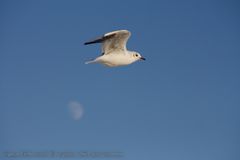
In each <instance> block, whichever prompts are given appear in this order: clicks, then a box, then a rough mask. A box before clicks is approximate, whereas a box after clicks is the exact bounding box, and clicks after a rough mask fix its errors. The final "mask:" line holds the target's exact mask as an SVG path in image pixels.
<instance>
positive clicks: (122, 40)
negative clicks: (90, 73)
mask: <svg viewBox="0 0 240 160" xmlns="http://www.w3.org/2000/svg"><path fill="white" fill-rule="evenodd" d="M130 35H131V32H129V31H128V30H117V31H112V32H109V33H106V34H104V35H103V36H101V37H100V38H97V39H95V40H92V41H89V42H86V43H84V45H89V44H94V43H102V55H101V56H99V57H97V58H95V59H93V60H91V61H88V62H86V63H85V64H89V63H100V64H103V65H105V66H108V67H117V66H125V65H129V64H132V63H133V62H136V61H138V60H145V58H144V57H142V56H141V55H140V54H139V53H138V52H135V51H128V50H127V48H126V44H127V41H128V39H129V37H130Z"/></svg>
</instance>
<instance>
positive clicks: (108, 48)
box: [84, 30, 131, 54]
mask: <svg viewBox="0 0 240 160" xmlns="http://www.w3.org/2000/svg"><path fill="white" fill-rule="evenodd" d="M130 35H131V32H129V31H127V30H118V31H113V32H109V33H106V34H104V35H103V36H102V37H100V38H97V39H95V40H93V41H89V42H86V43H84V44H85V45H88V44H93V43H102V52H103V54H108V53H111V52H113V51H115V50H122V51H125V50H127V48H126V44H127V41H128V38H129V37H130ZM116 53H117V52H116Z"/></svg>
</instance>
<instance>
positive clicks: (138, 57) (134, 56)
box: [132, 52, 146, 61]
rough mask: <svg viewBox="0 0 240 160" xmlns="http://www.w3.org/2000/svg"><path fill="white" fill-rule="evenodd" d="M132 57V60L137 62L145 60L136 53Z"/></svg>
mask: <svg viewBox="0 0 240 160" xmlns="http://www.w3.org/2000/svg"><path fill="white" fill-rule="evenodd" d="M132 57H133V58H134V60H135V61H137V60H144V61H145V60H146V59H145V58H144V57H143V56H141V55H140V53H138V52H133V53H132Z"/></svg>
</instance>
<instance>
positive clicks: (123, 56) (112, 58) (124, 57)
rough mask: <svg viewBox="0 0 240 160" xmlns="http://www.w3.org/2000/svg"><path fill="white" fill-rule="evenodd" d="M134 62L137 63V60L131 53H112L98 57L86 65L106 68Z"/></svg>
mask: <svg viewBox="0 0 240 160" xmlns="http://www.w3.org/2000/svg"><path fill="white" fill-rule="evenodd" d="M127 52H129V51H127ZM135 61H137V59H136V58H134V57H133V56H132V53H113V54H106V55H102V56H99V57H97V58H96V59H94V60H93V61H89V62H87V63H101V64H103V65H105V66H108V67H117V66H125V65H129V64H131V63H133V62H135Z"/></svg>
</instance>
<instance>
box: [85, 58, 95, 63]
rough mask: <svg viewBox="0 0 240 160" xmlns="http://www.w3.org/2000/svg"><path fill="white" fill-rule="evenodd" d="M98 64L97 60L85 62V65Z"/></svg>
mask: <svg viewBox="0 0 240 160" xmlns="http://www.w3.org/2000/svg"><path fill="white" fill-rule="evenodd" d="M90 63H96V59H93V60H90V61H87V62H85V64H90Z"/></svg>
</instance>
